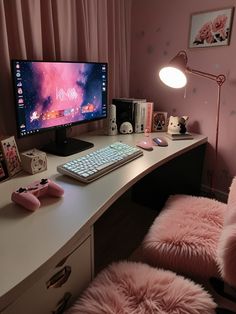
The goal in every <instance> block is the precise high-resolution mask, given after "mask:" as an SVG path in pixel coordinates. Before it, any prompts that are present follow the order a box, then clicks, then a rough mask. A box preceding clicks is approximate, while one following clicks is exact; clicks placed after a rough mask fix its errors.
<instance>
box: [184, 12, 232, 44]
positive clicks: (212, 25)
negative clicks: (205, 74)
mask: <svg viewBox="0 0 236 314" xmlns="http://www.w3.org/2000/svg"><path fill="white" fill-rule="evenodd" d="M233 13H234V8H233V7H232V8H227V9H221V10H216V11H208V12H199V13H195V14H192V16H191V22H190V33H189V48H199V47H215V46H224V45H229V43H230V36H231V30H232V22H233Z"/></svg>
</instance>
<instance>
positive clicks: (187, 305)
mask: <svg viewBox="0 0 236 314" xmlns="http://www.w3.org/2000/svg"><path fill="white" fill-rule="evenodd" d="M215 308H216V304H215V303H214V301H213V300H212V298H211V297H210V295H209V294H208V293H207V292H206V291H205V290H204V289H203V288H202V287H201V286H200V285H198V284H195V283H193V282H192V281H190V280H189V279H185V278H183V277H182V276H177V275H176V274H175V273H173V272H171V271H167V270H159V269H156V268H153V267H150V266H148V265H146V264H142V263H140V262H139V263H138V262H126V261H124V262H117V263H114V264H111V265H110V266H108V267H107V268H105V269H104V270H103V271H102V272H100V273H99V274H98V275H97V277H96V278H95V279H94V280H93V281H92V282H91V284H90V286H89V287H88V288H87V289H86V290H85V291H84V293H83V294H82V295H81V297H80V298H79V299H78V301H77V302H75V304H74V305H73V306H72V307H71V308H70V309H69V310H68V311H66V313H65V314H154V313H157V314H158V313H160V314H164V313H165V314H210V313H215Z"/></svg>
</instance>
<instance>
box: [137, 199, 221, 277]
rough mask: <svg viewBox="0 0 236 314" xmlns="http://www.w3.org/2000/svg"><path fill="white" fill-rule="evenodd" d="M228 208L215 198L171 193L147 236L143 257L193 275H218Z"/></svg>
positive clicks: (176, 270) (150, 261)
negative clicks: (220, 242)
mask: <svg viewBox="0 0 236 314" xmlns="http://www.w3.org/2000/svg"><path fill="white" fill-rule="evenodd" d="M225 210H226V204H224V203H221V202H218V201H216V200H213V199H209V198H205V197H195V196H188V195H174V196H171V197H170V198H169V199H168V201H167V203H166V205H165V207H164V208H163V210H162V212H161V213H160V214H159V216H158V217H157V218H156V219H155V221H154V223H153V225H152V226H151V228H150V230H149V232H148V234H147V235H146V237H145V238H144V241H143V250H142V251H143V260H144V261H146V262H148V263H149V264H151V265H153V266H158V267H163V268H166V269H171V270H173V271H175V272H177V273H182V274H185V275H188V276H192V277H205V278H209V277H211V276H219V270H218V265H217V245H218V241H219V238H220V233H221V231H222V227H223V223H224V214H225ZM200 265H202V266H201V267H200Z"/></svg>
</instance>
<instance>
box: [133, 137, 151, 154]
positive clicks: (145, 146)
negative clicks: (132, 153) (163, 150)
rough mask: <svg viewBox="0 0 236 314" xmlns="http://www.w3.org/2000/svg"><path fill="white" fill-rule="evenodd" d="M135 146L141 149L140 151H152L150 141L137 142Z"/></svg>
mask: <svg viewBox="0 0 236 314" xmlns="http://www.w3.org/2000/svg"><path fill="white" fill-rule="evenodd" d="M136 146H138V147H141V148H142V149H145V150H149V151H150V150H153V147H152V143H151V141H150V139H143V140H141V141H139V142H138V143H137V144H136Z"/></svg>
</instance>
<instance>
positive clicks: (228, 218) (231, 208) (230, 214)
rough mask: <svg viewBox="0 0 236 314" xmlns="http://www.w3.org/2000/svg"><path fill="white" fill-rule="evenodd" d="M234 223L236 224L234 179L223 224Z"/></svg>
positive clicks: (235, 183) (235, 185) (235, 187)
mask: <svg viewBox="0 0 236 314" xmlns="http://www.w3.org/2000/svg"><path fill="white" fill-rule="evenodd" d="M234 223H236V177H235V178H234V179H233V181H232V184H231V186H230V190H229V197H228V203H227V211H226V213H225V222H224V224H225V225H230V224H234Z"/></svg>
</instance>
